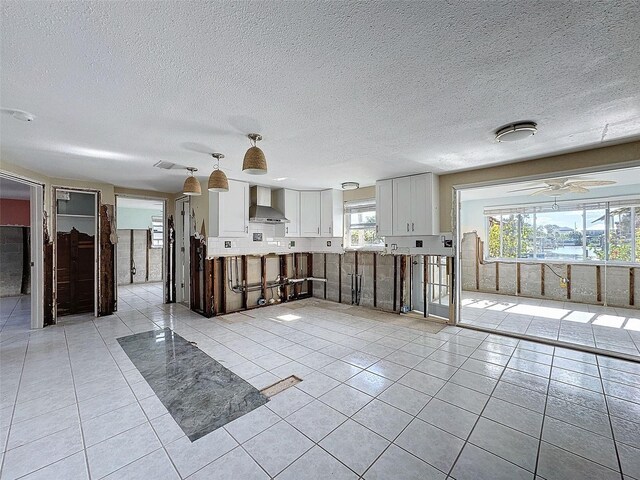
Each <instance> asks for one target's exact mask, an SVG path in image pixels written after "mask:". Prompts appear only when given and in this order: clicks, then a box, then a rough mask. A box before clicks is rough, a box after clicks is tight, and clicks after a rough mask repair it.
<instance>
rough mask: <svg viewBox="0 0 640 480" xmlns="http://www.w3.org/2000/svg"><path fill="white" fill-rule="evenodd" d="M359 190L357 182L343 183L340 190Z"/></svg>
mask: <svg viewBox="0 0 640 480" xmlns="http://www.w3.org/2000/svg"><path fill="white" fill-rule="evenodd" d="M358 188H360V184H359V183H358V182H343V183H342V189H343V190H357V189H358Z"/></svg>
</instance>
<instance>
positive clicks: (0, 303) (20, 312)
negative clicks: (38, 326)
mask: <svg viewBox="0 0 640 480" xmlns="http://www.w3.org/2000/svg"><path fill="white" fill-rule="evenodd" d="M30 326H31V295H18V296H15V297H3V298H0V338H2V337H6V336H8V335H11V334H12V333H13V332H16V333H24V332H25V330H28V329H29V328H30Z"/></svg>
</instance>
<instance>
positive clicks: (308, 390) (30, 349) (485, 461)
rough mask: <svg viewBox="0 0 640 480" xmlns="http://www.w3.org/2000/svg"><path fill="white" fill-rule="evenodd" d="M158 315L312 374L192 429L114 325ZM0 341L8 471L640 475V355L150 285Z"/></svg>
mask: <svg viewBox="0 0 640 480" xmlns="http://www.w3.org/2000/svg"><path fill="white" fill-rule="evenodd" d="M165 326H167V327H170V328H172V329H174V330H175V331H177V332H178V333H179V334H180V335H182V336H184V337H185V338H187V339H188V340H191V341H195V342H197V344H198V346H199V347H200V348H201V349H203V350H204V351H205V352H207V353H208V354H209V355H211V356H212V357H214V358H216V359H217V360H219V361H221V362H222V363H224V364H225V365H227V366H228V367H229V368H231V369H232V370H233V371H235V372H236V373H237V374H239V375H241V376H242V377H244V378H246V379H248V380H249V381H250V382H251V383H252V384H254V385H255V386H256V387H258V388H262V387H264V386H266V385H268V384H270V383H272V382H273V381H275V380H277V379H280V378H283V377H286V376H288V375H291V374H296V375H299V376H300V377H301V378H303V379H304V380H303V382H302V383H300V384H298V385H297V386H296V387H292V388H290V389H288V390H286V391H284V392H283V393H281V394H278V395H277V396H275V397H274V398H273V399H272V400H271V401H270V402H269V403H268V404H267V405H265V406H262V407H260V408H258V409H256V410H254V411H253V412H251V413H249V414H248V415H245V416H244V417H241V418H239V419H237V420H235V421H233V422H231V423H229V424H227V425H226V426H225V427H224V428H220V429H218V430H216V431H214V432H212V433H210V434H209V435H206V436H205V437H202V438H201V439H199V440H197V441H195V442H193V443H191V442H190V441H189V440H188V439H187V438H186V437H185V436H184V434H183V433H182V431H181V429H180V428H179V427H178V425H177V424H176V422H175V421H174V420H173V418H172V417H171V416H170V414H169V413H167V410H166V409H165V408H164V406H163V405H162V404H161V403H160V402H159V400H158V399H157V397H156V396H155V394H154V393H153V391H151V390H150V388H149V387H148V385H147V384H146V382H145V381H144V380H143V378H142V377H141V375H140V373H139V372H138V371H137V370H136V369H135V367H134V366H133V364H132V363H131V362H130V361H129V359H128V357H127V356H126V355H125V354H124V352H123V351H122V349H121V348H120V346H119V344H118V343H117V341H116V340H115V339H116V338H117V337H119V336H123V335H129V334H131V333H133V332H140V331H145V330H148V329H153V328H161V327H165ZM0 342H1V343H0V361H1V363H0V368H1V372H0V373H1V377H0V380H1V384H0V386H1V389H0V391H1V399H0V400H1V404H0V440H1V442H2V446H3V448H2V452H3V453H2V454H0V455H1V461H2V471H1V473H0V477H2V479H13V478H28V479H35V478H38V479H83V478H93V479H98V478H108V479H154V480H155V479H177V478H187V477H188V478H190V479H208V480H210V479H225V480H230V479H242V480H249V479H268V478H277V479H294V480H303V479H327V478H335V479H357V478H364V479H368V480H371V479H385V480H386V479H394V480H395V479H431V478H435V479H445V478H447V477H448V478H455V479H457V480H466V479H473V480H477V479H492V480H493V479H509V480H511V479H519V478H539V479H546V480H554V479H609V478H611V479H613V478H616V479H623V478H624V479H626V480H631V479H640V364H637V363H633V362H625V361H621V360H612V359H610V358H607V357H601V356H594V355H590V354H584V353H580V352H576V351H573V350H567V349H561V348H553V347H549V346H547V345H542V344H538V343H533V342H525V341H518V340H514V339H512V338H507V337H502V336H498V335H488V334H485V333H480V332H476V331H472V330H467V329H460V328H456V327H444V326H442V325H437V324H432V323H428V322H425V321H423V320H416V319H411V318H408V317H401V316H398V315H391V314H384V313H380V312H375V311H371V310H366V309H362V308H359V307H355V308H350V307H347V306H344V305H338V304H332V303H329V302H323V301H315V300H302V301H299V302H295V303H290V304H286V305H281V306H272V307H267V308H263V309H258V310H253V311H251V312H248V314H232V315H227V316H223V317H218V318H214V319H206V318H203V317H201V316H199V315H196V314H193V313H191V312H189V311H188V310H187V309H186V308H184V307H183V306H178V305H162V304H161V289H160V288H159V286H156V285H151V286H149V285H147V286H137V287H130V288H121V289H120V302H119V312H118V315H114V316H110V317H103V318H98V319H93V318H90V317H87V316H80V317H75V318H68V319H65V321H64V322H62V324H60V325H58V326H55V327H48V328H46V329H44V330H41V331H33V332H30V333H28V332H23V333H22V334H20V333H17V332H15V331H13V332H11V334H10V335H4V334H2V333H0Z"/></svg>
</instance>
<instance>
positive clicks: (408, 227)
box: [407, 222, 409, 232]
mask: <svg viewBox="0 0 640 480" xmlns="http://www.w3.org/2000/svg"><path fill="white" fill-rule="evenodd" d="M408 231H409V222H407V232H408Z"/></svg>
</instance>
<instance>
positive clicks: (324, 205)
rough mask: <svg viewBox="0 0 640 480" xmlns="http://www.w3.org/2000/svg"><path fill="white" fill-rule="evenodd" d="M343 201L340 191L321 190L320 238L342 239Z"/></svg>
mask: <svg viewBox="0 0 640 480" xmlns="http://www.w3.org/2000/svg"><path fill="white" fill-rule="evenodd" d="M343 225H344V200H343V195H342V191H341V190H323V191H322V192H321V194H320V236H322V237H342V234H343Z"/></svg>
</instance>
